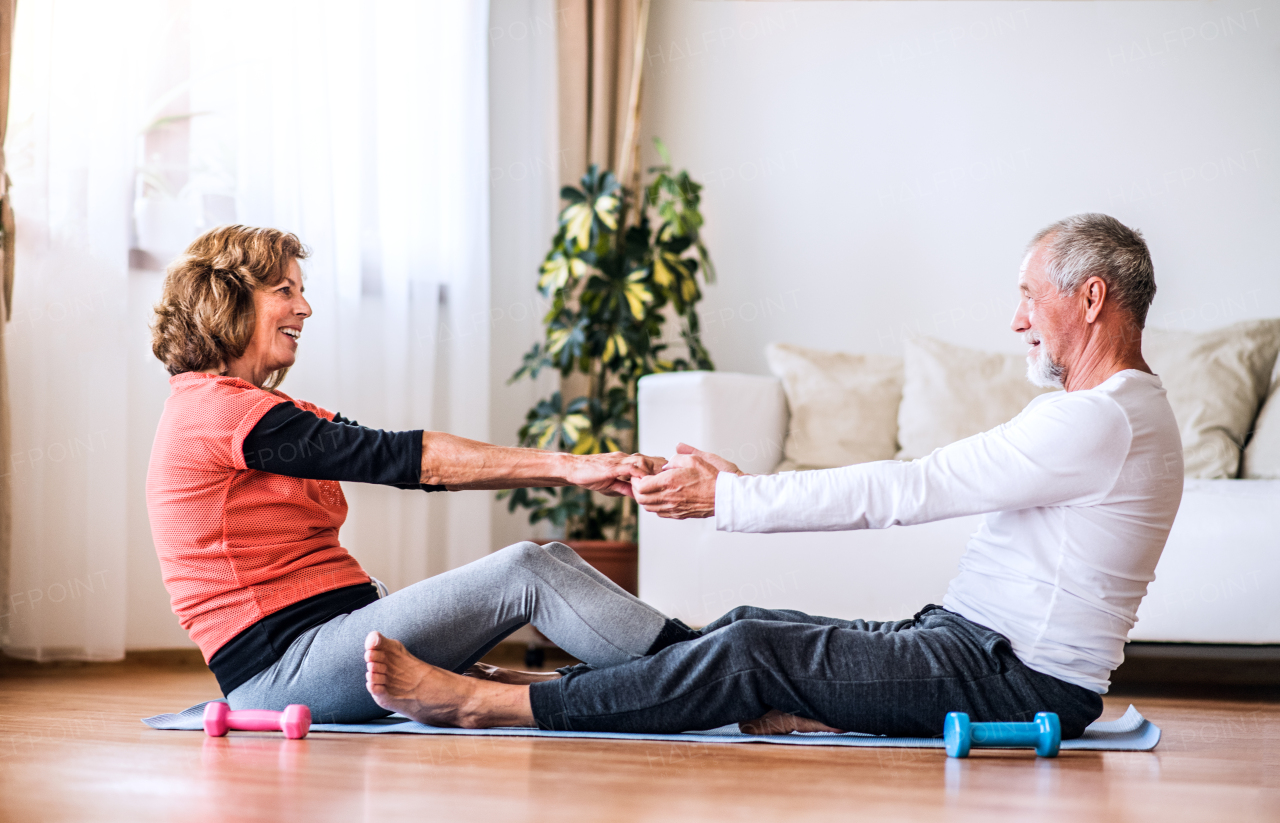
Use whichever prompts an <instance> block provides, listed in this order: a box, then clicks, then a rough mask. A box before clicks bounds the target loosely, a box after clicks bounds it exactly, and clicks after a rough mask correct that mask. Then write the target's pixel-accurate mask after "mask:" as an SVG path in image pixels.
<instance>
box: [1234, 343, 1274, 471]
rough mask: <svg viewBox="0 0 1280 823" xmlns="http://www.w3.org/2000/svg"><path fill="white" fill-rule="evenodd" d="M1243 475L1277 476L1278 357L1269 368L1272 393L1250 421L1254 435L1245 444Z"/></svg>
mask: <svg viewBox="0 0 1280 823" xmlns="http://www.w3.org/2000/svg"><path fill="white" fill-rule="evenodd" d="M1240 474H1241V476H1242V477H1247V478H1248V479H1250V480H1280V359H1277V360H1276V367H1275V368H1274V369H1273V370H1272V371H1271V393H1270V394H1269V395H1268V396H1267V402H1265V403H1263V404H1262V411H1260V412H1258V419H1257V420H1256V421H1254V424H1253V436H1252V437H1250V438H1249V442H1248V444H1247V445H1245V447H1244V467H1243V468H1242V469H1241V472H1240Z"/></svg>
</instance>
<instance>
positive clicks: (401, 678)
mask: <svg viewBox="0 0 1280 823" xmlns="http://www.w3.org/2000/svg"><path fill="white" fill-rule="evenodd" d="M364 649H365V651H364V660H365V688H367V689H368V690H369V694H370V695H372V696H373V700H374V702H375V703H377V704H378V705H379V706H381V707H382V708H384V709H387V710H388V711H393V712H400V713H401V714H403V715H405V716H406V717H411V718H413V719H414V720H416V721H418V722H419V723H425V724H427V725H431V726H457V727H460V728H464V729H480V728H490V727H493V726H533V725H536V724H535V722H534V720H533V710H532V708H531V707H530V705H529V690H528V688H526V687H521V686H513V685H507V684H502V683H492V682H488V681H485V680H477V679H475V678H473V677H462V676H461V675H456V674H454V673H453V672H447V671H445V670H444V669H439V668H436V667H435V666H432V665H431V664H430V663H425V662H423V661H421V660H419V659H418V658H416V657H414V656H413V655H412V654H410V653H409V650H408V649H406V648H405V647H404V644H403V643H401V642H400V641H399V640H392V639H391V638H389V637H383V636H382V634H381V633H379V632H376V631H374V632H369V635H368V636H367V637H366V638H365V641H364Z"/></svg>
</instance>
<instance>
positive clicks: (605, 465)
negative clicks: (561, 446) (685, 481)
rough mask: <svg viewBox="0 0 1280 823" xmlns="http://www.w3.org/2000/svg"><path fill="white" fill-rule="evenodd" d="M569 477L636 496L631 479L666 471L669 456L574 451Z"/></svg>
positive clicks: (571, 480) (616, 493) (579, 483)
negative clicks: (579, 453) (577, 452)
mask: <svg viewBox="0 0 1280 823" xmlns="http://www.w3.org/2000/svg"><path fill="white" fill-rule="evenodd" d="M570 458H571V462H570V464H569V470H568V471H567V472H566V473H565V479H566V480H567V481H568V482H569V483H570V484H571V485H574V486H582V487H583V488H584V489H591V490H592V491H597V492H601V493H603V494H607V495H609V496H610V497H621V496H622V495H626V496H627V497H632V496H633V495H632V492H631V481H632V480H633V479H634V478H637V477H648V476H649V475H651V474H656V473H657V472H660V471H662V467H663V466H664V465H666V462H667V459H666V458H665V457H648V456H646V455H643V454H626V453H625V452H610V453H608V454H581V455H570Z"/></svg>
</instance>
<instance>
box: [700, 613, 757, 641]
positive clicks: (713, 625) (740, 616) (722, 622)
mask: <svg viewBox="0 0 1280 823" xmlns="http://www.w3.org/2000/svg"><path fill="white" fill-rule="evenodd" d="M766 611H768V610H767V609H761V608H759V607H757V606H738V607H737V608H736V609H730V610H729V611H727V612H725V613H724V614H722V615H720V616H719V617H717V618H716V619H715V620H712V621H711V622H710V623H708V624H707V625H706V627H705V628H704V629H703V630H702V633H703V634H704V635H705V634H709V633H711V632H714V631H722V630H723V629H724V628H726V627H727V626H732V625H733V624H734V623H739V622H741V621H743V620H761V619H764V613H765V612H766Z"/></svg>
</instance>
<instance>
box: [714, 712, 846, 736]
mask: <svg viewBox="0 0 1280 823" xmlns="http://www.w3.org/2000/svg"><path fill="white" fill-rule="evenodd" d="M738 731H740V732H742V733H743V734H791V733H792V732H835V733H836V734H843V733H844V732H843V731H841V730H840V729H833V728H831V727H830V726H828V725H827V724H825V723H819V722H818V721H817V720H810V719H809V718H807V717H800V716H798V715H794V714H787V713H786V712H780V711H778V710H777V709H770V710H769V712H768V713H767V714H766V715H765V716H764V717H757V718H756V719H755V720H747V721H744V722H742V723H739V724H738Z"/></svg>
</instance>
